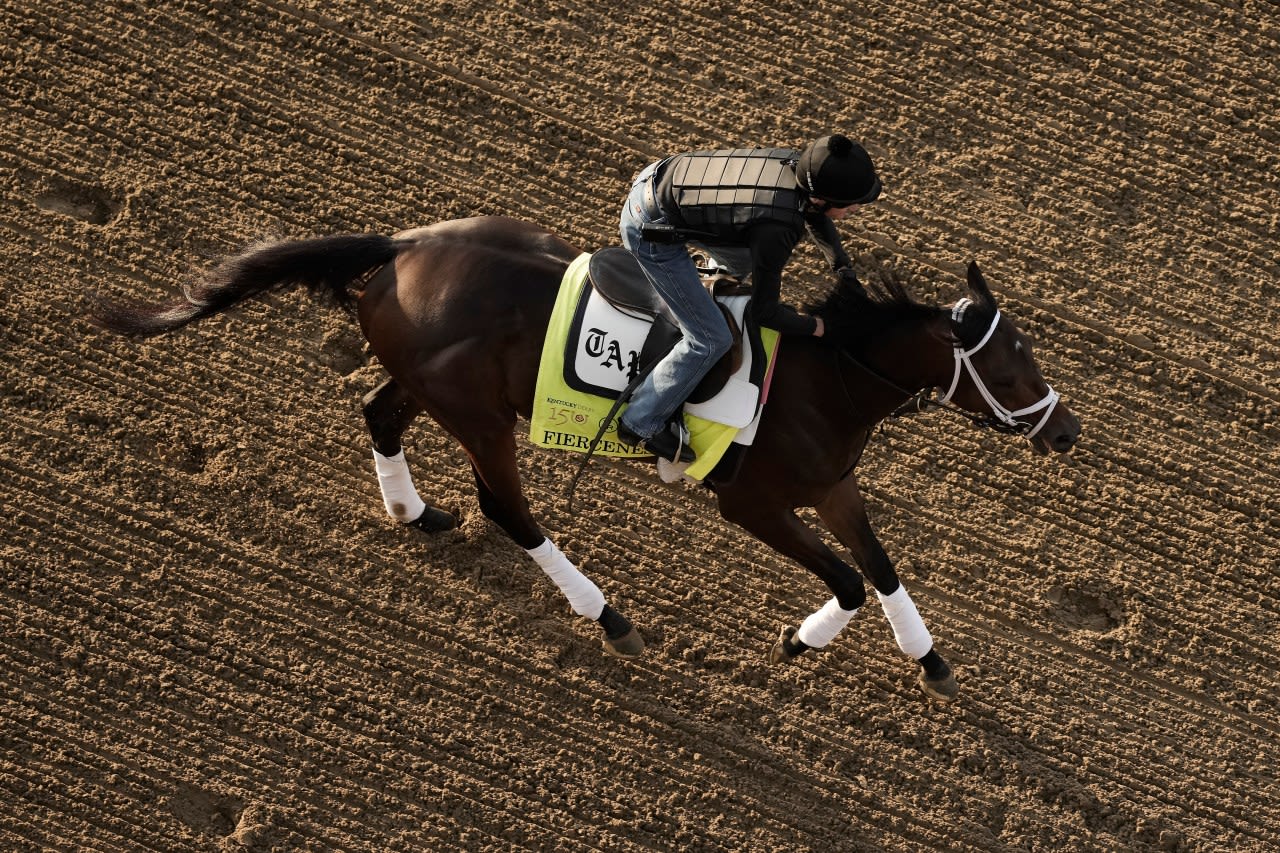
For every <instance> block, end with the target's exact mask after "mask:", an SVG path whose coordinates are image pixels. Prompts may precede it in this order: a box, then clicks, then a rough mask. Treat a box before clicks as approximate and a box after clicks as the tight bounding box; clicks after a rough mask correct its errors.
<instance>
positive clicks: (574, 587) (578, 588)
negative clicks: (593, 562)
mask: <svg viewBox="0 0 1280 853" xmlns="http://www.w3.org/2000/svg"><path fill="white" fill-rule="evenodd" d="M525 550H526V551H528V552H529V556H530V557H533V560H534V562H535V563H537V564H538V565H539V566H541V567H542V570H543V571H544V572H546V573H547V577H549V578H551V580H552V581H554V582H555V585H556V586H558V587H560V591H561V592H563V593H564V597H565V598H567V599H569V606H570V607H572V608H573V612H574V613H577V614H578V615H579V616H585V617H587V618H588V619H592V620H594V619H599V618H600V614H601V613H603V612H604V593H603V592H601V591H600V587H598V586H596V585H595V584H594V583H592V582H591V579H590V578H588V577H587V576H586V575H584V574H583V573H582V572H580V571H578V569H577V567H576V566H574V565H573V563H571V562H569V558H568V557H566V556H565V555H564V553H563V552H562V551H561V550H560V549H559V548H557V547H556V544H555V543H554V542H552V541H551V540H550V539H543V540H542V544H541V545H539V546H538V547H537V548H526V549H525Z"/></svg>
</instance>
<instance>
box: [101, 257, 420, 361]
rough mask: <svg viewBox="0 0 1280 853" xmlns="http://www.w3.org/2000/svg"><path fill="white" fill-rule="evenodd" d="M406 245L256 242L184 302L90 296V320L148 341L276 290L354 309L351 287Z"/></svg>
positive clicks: (186, 291)
mask: <svg viewBox="0 0 1280 853" xmlns="http://www.w3.org/2000/svg"><path fill="white" fill-rule="evenodd" d="M406 245H407V243H405V242H402V241H397V240H394V239H392V238H391V237H383V236H379V235H376V234H349V235H338V236H333V237H316V238H313V239H310V240H284V241H280V242H268V243H256V244H254V245H251V246H249V247H248V248H246V249H244V250H243V251H241V252H240V253H239V254H236V255H232V256H230V257H228V258H225V259H224V260H222V261H221V262H220V263H219V264H218V265H217V266H215V267H214V268H213V269H211V270H209V271H208V272H207V273H205V274H204V275H202V276H201V277H199V278H198V279H197V280H196V281H195V282H192V283H191V284H189V285H187V286H186V287H185V288H183V297H182V298H181V299H171V300H169V301H166V302H159V303H150V304H143V303H135V302H122V301H117V300H112V299H106V298H104V297H101V296H95V297H90V299H91V302H92V303H93V304H92V305H91V308H90V312H89V316H90V319H91V320H92V321H93V322H94V323H96V324H97V325H99V326H102V327H103V328H106V329H110V330H111V331H113V332H116V333H118V334H122V335H131V336H134V337H141V338H145V337H151V336H152V335H159V334H163V333H164V332H172V331H173V330H175V329H179V328H181V327H183V326H185V325H187V324H188V323H191V322H194V321H195V320H199V319H201V318H203V317H208V316H211V315H213V314H217V313H218V312H220V311H225V310H226V309H228V308H230V307H231V306H232V305H235V304H236V303H238V302H241V301H243V300H245V299H248V298H250V297H252V296H257V295H258V294H261V293H265V292H267V291H269V290H271V289H273V288H276V287H282V286H291V285H298V284H301V285H305V286H306V287H307V288H308V289H309V290H311V292H312V293H316V294H319V295H325V294H327V295H330V296H332V297H333V298H334V299H335V300H336V301H337V302H338V304H340V305H343V306H345V307H348V308H349V307H350V306H351V305H352V304H353V303H354V301H355V299H354V296H353V294H352V284H353V283H354V282H356V281H357V280H359V279H361V278H362V277H365V276H367V275H368V274H370V273H372V272H374V271H375V270H377V269H378V268H379V267H381V266H383V265H384V264H386V263H387V262H388V261H390V260H391V259H392V258H394V257H395V256H396V254H397V253H398V252H399V251H400V250H401V249H402V248H404V247H405V246H406Z"/></svg>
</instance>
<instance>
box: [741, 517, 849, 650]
mask: <svg viewBox="0 0 1280 853" xmlns="http://www.w3.org/2000/svg"><path fill="white" fill-rule="evenodd" d="M720 512H721V514H722V515H724V517H725V518H727V519H728V520H730V521H732V522H734V523H735V524H737V525H739V526H741V527H742V528H744V529H745V530H747V531H748V532H750V533H751V534H753V535H754V536H755V537H756V538H758V539H759V540H760V541H761V542H764V543H765V544H766V545H768V546H770V547H771V548H773V549H774V550H775V551H777V552H778V553H779V554H782V555H783V556H786V557H790V558H791V559H793V560H795V561H796V562H797V563H799V564H800V565H802V566H804V567H805V568H807V569H809V571H811V572H813V573H814V574H816V575H817V576H818V577H819V578H821V579H822V581H823V583H825V584H826V585H827V588H828V589H830V590H831V591H832V592H833V593H834V594H835V597H834V598H832V599H831V600H829V601H828V602H827V603H826V604H824V605H823V606H822V607H821V608H820V609H819V610H817V611H816V612H814V613H811V614H809V616H807V617H806V618H805V620H804V621H803V622H801V623H800V627H799V628H796V629H792V628H790V627H787V628H783V630H782V635H781V637H780V638H779V640H778V642H777V643H776V644H775V645H774V647H773V648H772V649H771V650H770V653H769V659H770V661H771V662H773V663H778V662H780V661H783V660H787V659H789V658H793V657H795V656H796V655H799V654H801V653H802V652H804V651H806V650H807V649H820V648H823V647H825V646H827V645H828V644H829V643H830V642H831V641H832V640H834V639H835V638H836V635H837V634H839V633H840V631H842V630H843V629H844V628H845V626H846V625H848V624H849V622H850V621H851V620H852V619H853V617H854V616H855V615H856V614H857V612H858V609H859V608H860V607H862V605H863V603H864V602H865V601H866V600H867V592H866V588H865V587H864V586H863V583H862V579H861V578H860V577H858V574H857V572H855V571H854V570H853V567H852V566H850V565H849V564H847V563H845V562H844V561H843V560H841V559H840V558H839V557H837V556H836V555H835V554H834V553H833V552H832V551H831V549H830V548H828V547H827V546H826V543H824V542H823V541H822V539H821V538H820V537H819V536H818V535H817V534H816V533H815V532H814V531H813V530H812V529H810V528H809V526H808V525H807V524H805V523H804V522H803V521H801V520H800V518H799V517H798V516H797V515H796V514H795V513H794V512H793V511H792V510H791V509H790V508H788V507H771V506H768V505H761V504H760V503H759V502H758V501H737V502H730V501H729V500H727V499H725V498H724V497H723V496H722V497H721V501H720Z"/></svg>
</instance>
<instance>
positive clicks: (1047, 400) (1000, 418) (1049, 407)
mask: <svg viewBox="0 0 1280 853" xmlns="http://www.w3.org/2000/svg"><path fill="white" fill-rule="evenodd" d="M972 304H973V300H972V299H969V298H968V297H965V298H963V299H961V300H960V301H959V302H957V303H956V304H955V305H953V306H952V308H951V319H952V321H953V322H954V323H955V324H956V325H959V324H960V322H961V321H962V320H963V319H964V312H965V310H966V309H967V308H968V307H969V306H970V305H972ZM999 324H1000V311H999V310H998V309H997V310H996V313H995V316H994V317H992V318H991V325H990V326H989V327H988V328H987V331H986V334H984V335H983V336H982V339H981V340H980V341H978V343H977V344H975V345H974V346H972V347H970V348H969V349H965V347H964V344H962V343H959V342H957V343H956V344H955V348H954V356H955V364H956V369H955V372H954V373H953V374H952V377H951V387H950V388H948V389H947V393H945V394H943V395H942V396H941V397H934V396H933V394H934V391H935V390H937V389H935V388H924V389H922V390H920V391H918V392H916V393H914V394H913V393H912V392H910V391H908V390H906V389H905V388H902V387H900V386H899V385H898V384H897V383H896V382H894V381H893V380H891V379H889V378H887V377H885V376H884V375H882V374H881V373H880V372H879V371H877V370H873V369H871V368H870V367H868V366H867V365H865V364H863V363H862V362H860V361H859V360H858V359H856V358H854V357H853V356H851V355H849V354H848V353H845V352H843V351H842V350H841V351H840V352H841V354H842V355H844V357H845V358H848V359H849V360H850V361H852V362H853V363H854V364H856V365H858V366H859V367H860V368H862V369H863V370H864V371H866V372H867V373H869V374H871V375H872V376H873V377H875V378H876V379H877V380H879V381H880V382H882V383H883V384H885V385H888V386H889V387H890V388H893V389H895V390H897V391H899V392H901V393H903V394H906V395H908V396H909V397H910V399H909V400H907V401H906V402H905V403H903V404H902V405H901V406H899V407H898V408H896V409H894V410H893V412H892V414H890V415H889V417H890V418H899V417H902V416H903V415H906V414H910V413H911V412H921V411H924V410H925V409H945V410H946V411H949V412H952V413H954V414H957V415H960V416H961V417H963V418H965V419H966V420H968V421H969V422H970V423H972V424H973V425H974V426H977V427H985V428H988V429H993V430H995V431H996V432H1002V433H1006V434H1009V435H1021V436H1026V437H1027V438H1032V437H1034V436H1035V435H1036V433H1038V432H1040V430H1041V429H1043V428H1044V425H1045V424H1046V423H1048V421H1049V417H1050V416H1051V415H1052V414H1053V410H1054V408H1055V407H1056V406H1057V405H1058V399H1059V395H1058V392H1057V391H1054V390H1053V388H1052V387H1050V388H1049V393H1047V394H1045V395H1044V397H1042V398H1041V399H1040V400H1039V402H1036V403H1033V404H1032V405H1030V406H1027V407H1025V408H1022V409H1018V410H1017V411H1013V410H1011V409H1008V408H1006V407H1005V406H1004V405H1003V404H1001V402H1000V401H999V400H997V399H996V398H995V395H994V394H992V393H991V391H990V390H989V389H988V388H987V386H986V383H985V382H983V381H982V377H981V376H980V375H979V374H978V369H977V368H976V367H974V366H973V356H975V355H977V354H978V353H979V352H980V351H981V350H982V348H983V347H984V346H986V345H987V342H988V341H990V340H991V336H992V335H994V334H995V331H996V326H998V325H999ZM966 371H967V372H968V374H969V378H970V379H972V380H973V384H974V387H976V388H977V389H978V393H979V394H981V395H982V399H983V400H985V401H986V403H987V406H989V407H990V409H991V413H990V414H986V415H980V414H977V413H975V412H970V411H967V410H965V409H962V408H960V407H959V406H957V405H955V404H954V403H952V402H951V398H952V396H954V395H955V393H956V389H957V388H959V387H960V376H961V375H962V373H963V372H966ZM841 382H842V383H843V379H842V380H841ZM848 395H849V391H848V388H847V387H846V388H845V396H846V397H848ZM1041 409H1043V410H1044V414H1043V415H1041V416H1040V420H1039V421H1036V422H1034V423H1031V422H1029V421H1023V420H1019V418H1020V417H1022V416H1024V415H1033V414H1035V413H1036V412H1039V411H1040V410H1041Z"/></svg>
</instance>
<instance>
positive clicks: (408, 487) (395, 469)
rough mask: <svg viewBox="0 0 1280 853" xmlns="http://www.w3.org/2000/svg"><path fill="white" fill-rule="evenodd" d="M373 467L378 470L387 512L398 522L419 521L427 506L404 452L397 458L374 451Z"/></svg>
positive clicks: (396, 456)
mask: <svg viewBox="0 0 1280 853" xmlns="http://www.w3.org/2000/svg"><path fill="white" fill-rule="evenodd" d="M373 465H374V467H375V468H377V469H378V485H379V486H380V487H381V488H382V502H383V504H385V505H386V507H387V512H389V513H391V517H392V518H394V519H396V520H397V521H403V522H405V523H408V522H410V521H417V520H418V518H419V517H421V515H422V513H423V511H424V510H425V509H426V508H427V504H426V502H425V501H423V500H422V498H421V497H419V496H418V490H417V489H415V488H414V487H413V477H412V476H410V474H409V463H407V462H405V461H404V451H403V450H401V451H400V452H399V453H397V454H396V455H395V456H383V455H382V454H381V453H379V452H378V451H376V450H375V451H373Z"/></svg>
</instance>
